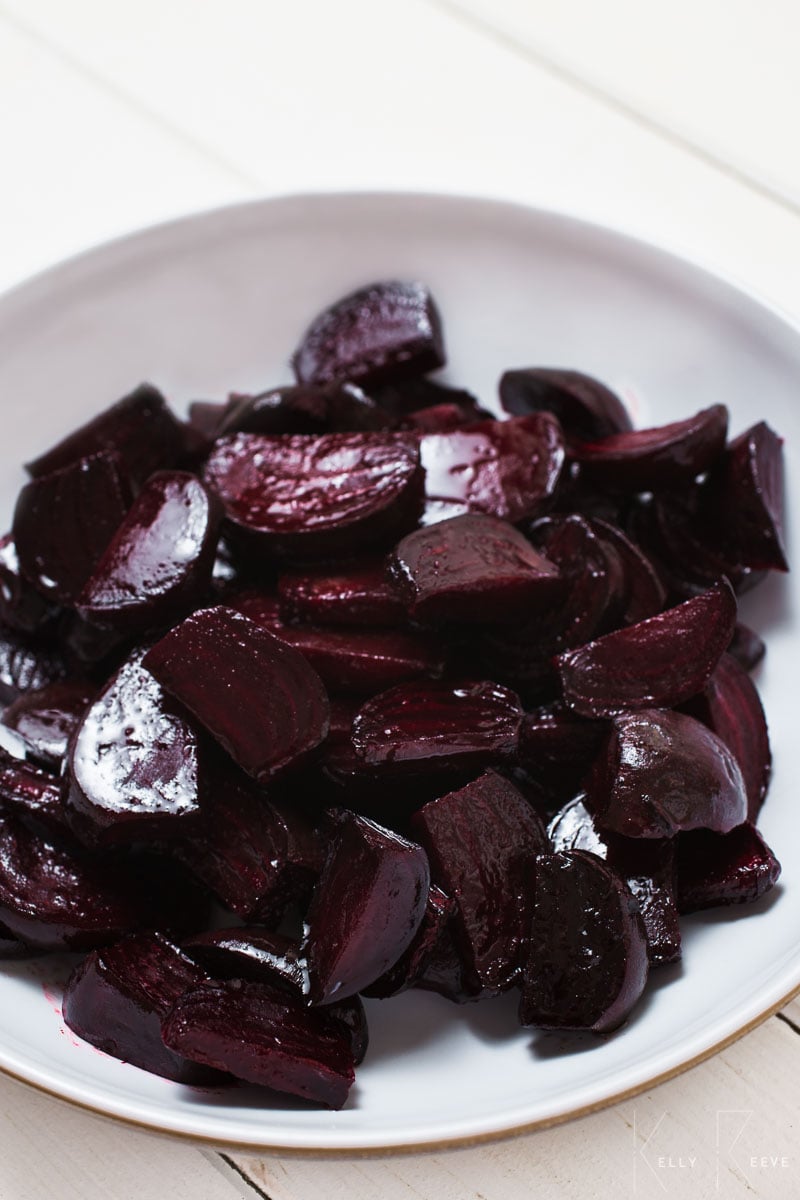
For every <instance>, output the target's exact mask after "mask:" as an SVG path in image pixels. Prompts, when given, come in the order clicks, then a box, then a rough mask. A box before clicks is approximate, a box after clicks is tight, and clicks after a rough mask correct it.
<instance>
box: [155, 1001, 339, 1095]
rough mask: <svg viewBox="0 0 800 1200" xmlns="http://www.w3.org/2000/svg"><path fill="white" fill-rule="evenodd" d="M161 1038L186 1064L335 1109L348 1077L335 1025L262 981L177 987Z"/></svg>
mask: <svg viewBox="0 0 800 1200" xmlns="http://www.w3.org/2000/svg"><path fill="white" fill-rule="evenodd" d="M161 1035H162V1037H163V1039H164V1044H165V1045H166V1046H167V1048H168V1049H170V1050H172V1051H173V1052H174V1053H176V1054H179V1055H181V1056H182V1057H184V1058H189V1059H191V1060H192V1061H193V1062H197V1063H203V1064H204V1065H206V1066H209V1067H214V1068H216V1069H217V1070H221V1071H228V1072H230V1074H231V1075H235V1076H236V1077H237V1078H238V1079H244V1080H246V1081H247V1082H248V1083H256V1084H260V1085H261V1086H262V1087H268V1088H274V1089H275V1090H276V1091H278V1092H288V1093H289V1094H290V1095H293V1096H301V1097H303V1099H306V1100H311V1101H313V1102H314V1103H315V1104H322V1105H324V1106H325V1107H326V1108H341V1107H342V1105H343V1104H344V1102H345V1101H346V1099H347V1094H348V1092H349V1090H350V1087H351V1086H352V1084H353V1080H354V1078H355V1074H354V1071H353V1066H354V1062H353V1052H352V1049H351V1047H350V1042H349V1040H348V1037H347V1034H346V1033H345V1032H344V1030H343V1029H342V1027H341V1024H340V1023H339V1022H338V1021H336V1020H335V1019H334V1018H331V1016H330V1015H329V1014H328V1013H327V1012H325V1011H320V1010H312V1009H308V1008H305V1007H303V1005H301V1004H300V1003H299V1002H298V1001H297V1000H294V999H293V998H292V997H291V996H288V995H287V994H286V993H285V992H281V991H278V990H276V989H274V988H271V987H269V986H268V985H267V984H264V983H245V982H244V981H242V980H240V979H232V980H230V981H229V982H226V983H213V984H211V983H209V984H206V985H204V986H202V987H199V988H195V989H194V990H193V991H190V992H185V993H184V995H183V996H181V997H180V999H179V1000H178V1001H177V1002H176V1004H175V1005H174V1007H173V1008H172V1009H171V1011H170V1012H169V1013H168V1015H167V1017H166V1018H165V1020H164V1022H163V1024H162V1026H161Z"/></svg>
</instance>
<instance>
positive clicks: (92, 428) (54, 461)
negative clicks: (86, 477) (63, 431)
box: [26, 383, 184, 483]
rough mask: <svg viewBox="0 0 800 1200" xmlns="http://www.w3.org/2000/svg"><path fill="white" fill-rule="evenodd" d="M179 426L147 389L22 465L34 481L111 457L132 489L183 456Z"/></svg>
mask: <svg viewBox="0 0 800 1200" xmlns="http://www.w3.org/2000/svg"><path fill="white" fill-rule="evenodd" d="M183 441H184V435H183V431H182V429H181V424H180V422H179V421H178V420H177V418H176V417H175V416H173V414H172V413H171V412H170V410H169V408H168V406H167V403H166V401H165V399H164V397H163V396H162V395H161V393H160V392H159V391H158V390H157V389H156V388H154V387H151V386H150V384H148V383H143V384H141V385H140V386H139V387H138V388H136V390H135V391H133V392H131V393H130V394H129V395H127V396H123V398H122V399H121V400H118V401H117V403H116V404H112V405H111V407H110V408H106V409H104V411H103V412H101V413H99V414H98V415H97V416H96V417H92V419H91V420H90V421H87V423H86V424H85V425H81V426H80V428H78V429H75V430H73V432H72V433H70V434H67V436H66V437H65V438H63V439H62V441H60V442H58V443H57V444H56V445H55V446H52V447H51V448H50V450H47V451H46V452H45V453H44V454H40V455H39V457H38V458H35V459H33V461H32V462H29V463H27V464H26V470H27V471H28V473H29V474H30V475H32V476H33V477H34V478H38V476H40V475H48V474H49V473H50V472H51V471H57V470H59V469H60V468H61V467H66V466H69V464H70V463H73V462H75V461H76V460H77V459H79V458H87V457H88V456H89V455H92V454H99V453H101V452H102V451H112V452H116V453H117V454H118V455H119V457H120V458H121V459H122V462H123V465H124V467H125V470H126V471H127V473H128V474H129V475H130V477H131V479H133V480H134V482H135V483H143V482H144V481H145V479H147V477H148V476H149V475H152V473H153V471H158V470H159V469H160V468H161V467H171V466H174V464H175V462H176V461H177V459H178V458H179V457H180V455H181V452H182V450H183Z"/></svg>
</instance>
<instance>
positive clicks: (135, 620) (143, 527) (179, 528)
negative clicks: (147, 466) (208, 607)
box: [76, 471, 222, 633]
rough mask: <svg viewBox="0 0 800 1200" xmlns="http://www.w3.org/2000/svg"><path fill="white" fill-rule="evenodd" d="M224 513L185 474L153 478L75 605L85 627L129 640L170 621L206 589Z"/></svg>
mask: <svg viewBox="0 0 800 1200" xmlns="http://www.w3.org/2000/svg"><path fill="white" fill-rule="evenodd" d="M221 522H222V508H221V506H220V504H219V501H218V500H217V499H216V497H214V496H210V495H209V494H208V492H207V491H206V489H205V488H204V487H203V485H202V483H200V481H199V480H198V479H195V477H194V476H193V475H190V474H188V473H187V472H185V471H160V472H158V473H157V474H155V475H152V476H151V477H150V478H149V479H148V481H147V483H146V484H145V486H144V487H143V488H142V490H141V492H140V493H139V495H138V497H137V498H136V501H135V502H134V504H133V507H132V508H131V509H130V511H129V512H128V514H127V516H126V518H125V520H124V521H123V522H122V524H121V525H120V527H119V528H118V529H117V532H116V533H115V535H114V537H113V538H112V540H111V542H110V544H109V545H108V546H107V548H106V550H105V553H104V554H103V556H102V558H101V559H100V561H99V562H98V563H97V565H96V567H95V570H94V572H93V574H92V576H91V578H90V579H89V580H88V582H87V583H86V586H85V587H84V589H83V591H82V593H81V595H80V597H79V599H78V603H77V606H76V607H77V610H78V612H79V614H80V615H81V616H82V617H83V618H84V619H85V620H87V621H93V622H96V623H97V624H98V625H105V626H109V627H111V628H113V629H119V630H120V631H122V632H126V633H137V632H140V631H142V630H144V629H148V628H153V627H155V626H158V625H163V624H165V623H167V622H169V621H172V620H175V619H176V618H177V617H178V616H179V615H180V614H181V613H182V612H184V611H185V610H186V609H188V608H190V607H191V605H192V604H195V603H197V602H198V601H199V600H200V599H201V597H202V596H203V594H204V592H205V591H206V589H207V588H208V585H209V583H210V582H211V572H212V569H213V566H214V554H215V550H216V545H217V536H218V534H219V527H220V524H221Z"/></svg>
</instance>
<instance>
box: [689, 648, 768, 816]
mask: <svg viewBox="0 0 800 1200" xmlns="http://www.w3.org/2000/svg"><path fill="white" fill-rule="evenodd" d="M686 711H687V712H688V713H690V714H691V715H692V716H693V717H697V719H698V720H699V721H702V722H703V724H704V725H707V726H708V728H709V729H711V730H713V732H714V733H715V734H716V735H717V737H720V738H722V740H723V742H724V743H725V745H726V746H728V748H729V749H730V750H731V751H732V752H733V755H734V757H735V758H736V761H737V762H738V764H739V766H740V768H741V771H742V776H743V777H744V783H745V788H746V790H747V818H748V820H749V821H752V822H755V820H756V818H757V817H758V814H759V812H760V810H761V806H762V804H763V803H764V800H765V798H766V795H767V788H768V787H769V780H770V773H771V770H772V753H771V750H770V745H769V733H768V731H767V720H766V717H765V716H764V709H763V707H762V704H761V699H760V697H759V695H758V689H757V688H756V686H755V684H754V683H753V681H752V679H751V678H750V676H749V675H748V674H747V672H746V671H745V669H744V668H743V667H741V666H740V665H739V663H738V662H736V660H735V659H734V658H733V657H732V656H731V655H730V654H723V656H722V658H721V659H720V660H719V663H718V665H717V668H716V670H715V671H714V674H713V675H712V676H711V678H710V679H709V681H708V683H707V684H706V686H705V688H704V689H703V691H702V692H701V693H700V694H699V695H697V696H695V697H693V699H691V700H690V701H689V702H688V703H687V705H686Z"/></svg>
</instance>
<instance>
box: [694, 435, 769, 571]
mask: <svg viewBox="0 0 800 1200" xmlns="http://www.w3.org/2000/svg"><path fill="white" fill-rule="evenodd" d="M782 448H783V439H782V438H780V437H778V435H777V434H776V433H775V432H774V431H773V430H772V429H770V427H769V425H767V423H766V422H765V421H759V423H758V424H757V425H753V426H752V427H751V428H750V429H748V430H746V431H745V432H744V433H742V434H740V435H739V437H737V438H734V440H733V441H732V442H731V444H730V445H729V446H728V449H727V450H726V451H725V454H724V455H723V456H722V458H721V459H720V461H719V462H718V463H717V464H716V465H715V467H714V469H713V470H712V472H711V474H710V475H709V478H708V481H707V484H706V487H705V488H704V491H703V516H704V518H705V520H706V521H707V522H708V523H710V524H711V525H712V528H713V530H714V533H715V534H716V537H717V539H718V540H719V541H720V542H721V543H722V545H723V546H724V547H725V549H726V551H727V554H728V556H729V557H730V558H731V559H732V560H733V561H734V562H737V563H741V565H742V566H744V567H750V568H761V569H767V570H769V569H772V570H776V571H788V569H789V567H788V563H787V561H786V550H785V546H784V535H783V452H782Z"/></svg>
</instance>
